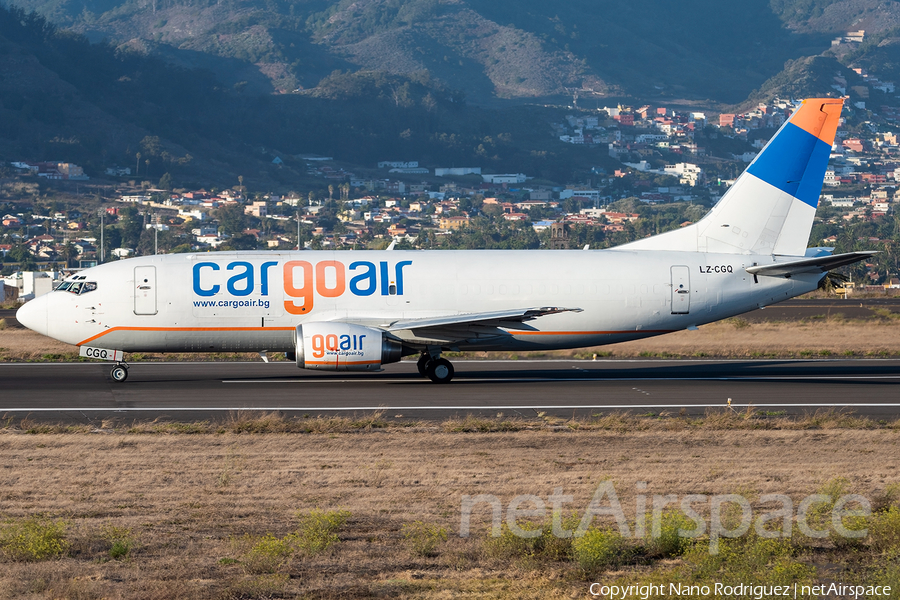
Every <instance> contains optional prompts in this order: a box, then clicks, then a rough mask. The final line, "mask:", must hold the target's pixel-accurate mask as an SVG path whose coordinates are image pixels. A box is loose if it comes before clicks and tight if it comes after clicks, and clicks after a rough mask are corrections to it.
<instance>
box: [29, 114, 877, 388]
mask: <svg viewBox="0 0 900 600" xmlns="http://www.w3.org/2000/svg"><path fill="white" fill-rule="evenodd" d="M840 109H841V101H840V100H835V99H814V100H807V101H806V102H804V104H803V105H802V106H801V108H800V109H798V110H797V111H796V112H795V113H794V115H792V116H791V118H790V120H789V121H788V122H786V123H785V125H784V126H783V127H782V128H781V129H780V130H779V131H778V133H777V134H776V135H775V136H774V137H773V138H772V140H771V141H770V142H769V144H768V145H767V146H766V148H765V149H764V150H763V152H761V153H760V155H759V156H758V157H757V158H756V160H754V162H753V163H751V165H750V166H749V167H748V169H747V171H745V173H744V174H743V175H741V177H740V178H739V179H738V180H737V182H736V183H735V185H734V186H732V188H731V189H730V190H729V191H728V192H727V193H726V195H725V196H724V197H723V198H722V200H721V201H720V202H719V203H718V204H717V205H716V206H715V207H714V208H713V209H712V211H710V213H709V214H708V215H707V216H706V217H704V219H703V220H701V221H700V222H698V223H696V224H693V225H690V226H688V227H684V228H682V229H679V230H677V231H672V232H669V233H665V234H662V235H659V236H654V237H651V238H647V239H644V240H639V241H637V242H633V243H631V244H626V245H625V246H620V247H618V248H614V249H610V250H579V251H573V250H569V251H560V250H553V251H541V250H532V251H529V250H525V251H499V250H495V251H485V250H467V251H393V250H390V251H362V252H333V251H300V252H216V253H204V254H176V255H158V256H148V257H141V258H134V259H130V260H122V261H116V262H112V263H108V264H104V265H100V266H98V267H94V268H91V269H87V270H85V271H81V272H80V273H77V274H75V275H73V276H71V277H69V278H68V279H66V280H65V281H64V282H63V283H62V284H61V285H60V286H59V287H58V288H57V289H56V290H55V291H54V292H52V293H50V294H47V295H45V296H41V297H40V298H37V299H35V300H33V301H31V302H28V303H26V304H25V305H24V306H23V307H22V308H21V309H19V311H18V313H17V319H18V320H19V321H20V322H21V323H23V324H24V325H26V326H27V327H29V328H31V329H33V330H35V331H38V332H40V333H42V334H44V335H48V336H51V337H54V338H56V339H59V340H62V341H64V342H67V343H70V344H75V345H78V346H80V347H81V353H82V355H83V356H89V357H92V358H100V359H107V360H113V361H115V362H116V365H115V366H114V367H113V369H112V371H111V377H112V378H113V379H114V380H117V381H124V380H125V378H126V377H127V374H128V371H127V364H126V363H125V362H124V359H123V352H148V351H150V352H217V351H257V352H285V353H287V354H289V355H291V356H293V357H294V359H295V360H296V361H297V365H298V366H299V367H303V368H312V369H328V370H379V369H381V367H382V365H384V364H388V363H391V362H396V361H398V360H400V358H401V357H402V356H406V355H412V354H417V355H419V356H420V358H419V363H418V365H419V370H420V372H421V373H422V374H423V375H426V376H427V377H429V378H430V379H431V380H432V381H435V382H447V381H449V380H450V379H451V378H452V377H453V366H452V364H451V363H450V362H449V361H447V360H446V359H445V358H441V353H442V352H444V351H463V350H517V351H528V350H551V349H561V348H579V347H586V346H597V345H602V344H610V343H615V342H622V341H627V340H634V339H639V338H643V337H648V336H653V335H659V334H662V333H668V332H672V331H678V330H682V329H686V328H692V327H694V326H698V325H701V324H704V323H709V322H712V321H716V320H719V319H723V318H727V317H730V316H733V315H738V314H741V313H744V312H747V311H750V310H753V309H756V308H759V307H762V306H767V305H769V304H773V303H775V302H780V301H782V300H786V299H788V298H791V297H794V296H798V295H800V294H805V293H807V292H810V291H812V290H814V289H816V287H817V286H818V285H819V282H820V281H821V280H822V278H823V277H824V276H825V274H826V272H827V271H828V270H829V269H832V268H835V267H838V266H841V265H845V264H850V263H852V262H855V261H857V260H861V259H862V258H864V257H866V256H868V255H870V254H871V253H866V252H862V253H851V254H843V255H831V253H830V249H821V248H814V249H807V248H806V242H807V239H808V237H809V232H810V229H811V227H812V219H813V215H814V213H815V209H816V205H817V202H818V197H819V193H820V191H821V186H822V180H823V177H824V171H825V168H826V166H827V162H828V157H829V154H830V150H831V144H832V142H833V139H834V135H835V131H836V129H837V125H838V120H839V116H840Z"/></svg>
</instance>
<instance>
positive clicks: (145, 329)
mask: <svg viewBox="0 0 900 600" xmlns="http://www.w3.org/2000/svg"><path fill="white" fill-rule="evenodd" d="M293 330H294V328H293V327H111V328H109V329H107V330H106V331H103V332H101V333H98V334H97V335H95V336H93V337H89V338H88V339H86V340H82V341H80V342H78V343H77V344H75V345H76V346H83V345H85V344H87V343H88V342H93V341H94V340H96V339H99V338H101V337H103V336H104V335H106V334H108V333H112V332H113V331H293Z"/></svg>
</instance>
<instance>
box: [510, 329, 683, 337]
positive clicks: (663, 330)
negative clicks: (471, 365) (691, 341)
mask: <svg viewBox="0 0 900 600" xmlns="http://www.w3.org/2000/svg"><path fill="white" fill-rule="evenodd" d="M675 331H679V330H678V329H628V330H627V331H507V333H508V334H510V335H511V336H513V337H515V336H517V335H619V334H622V333H673V332H675Z"/></svg>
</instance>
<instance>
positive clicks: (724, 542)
mask: <svg viewBox="0 0 900 600" xmlns="http://www.w3.org/2000/svg"><path fill="white" fill-rule="evenodd" d="M684 559H685V563H686V566H687V568H688V572H689V573H690V577H691V579H692V581H696V582H703V583H706V582H708V581H710V580H714V581H721V582H722V583H723V584H726V585H734V584H737V583H745V584H748V585H749V584H766V585H790V584H793V583H795V582H796V583H811V582H812V581H813V580H814V579H815V576H816V569H815V567H813V566H810V565H808V564H805V563H803V562H801V561H799V560H797V559H796V557H795V548H794V546H793V544H792V543H791V541H790V540H787V539H783V538H761V537H759V536H757V535H755V534H754V533H749V534H748V535H746V536H743V537H739V538H734V539H728V538H725V539H720V540H719V552H718V554H710V552H709V549H708V548H707V547H705V546H704V545H702V544H697V545H694V546H693V547H692V548H690V549H689V550H688V551H687V552H685V554H684Z"/></svg>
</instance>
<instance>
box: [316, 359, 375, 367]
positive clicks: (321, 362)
mask: <svg viewBox="0 0 900 600" xmlns="http://www.w3.org/2000/svg"><path fill="white" fill-rule="evenodd" d="M303 364H305V365H328V366H334V365H380V364H381V361H380V360H334V361H327V360H304V361H303Z"/></svg>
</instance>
